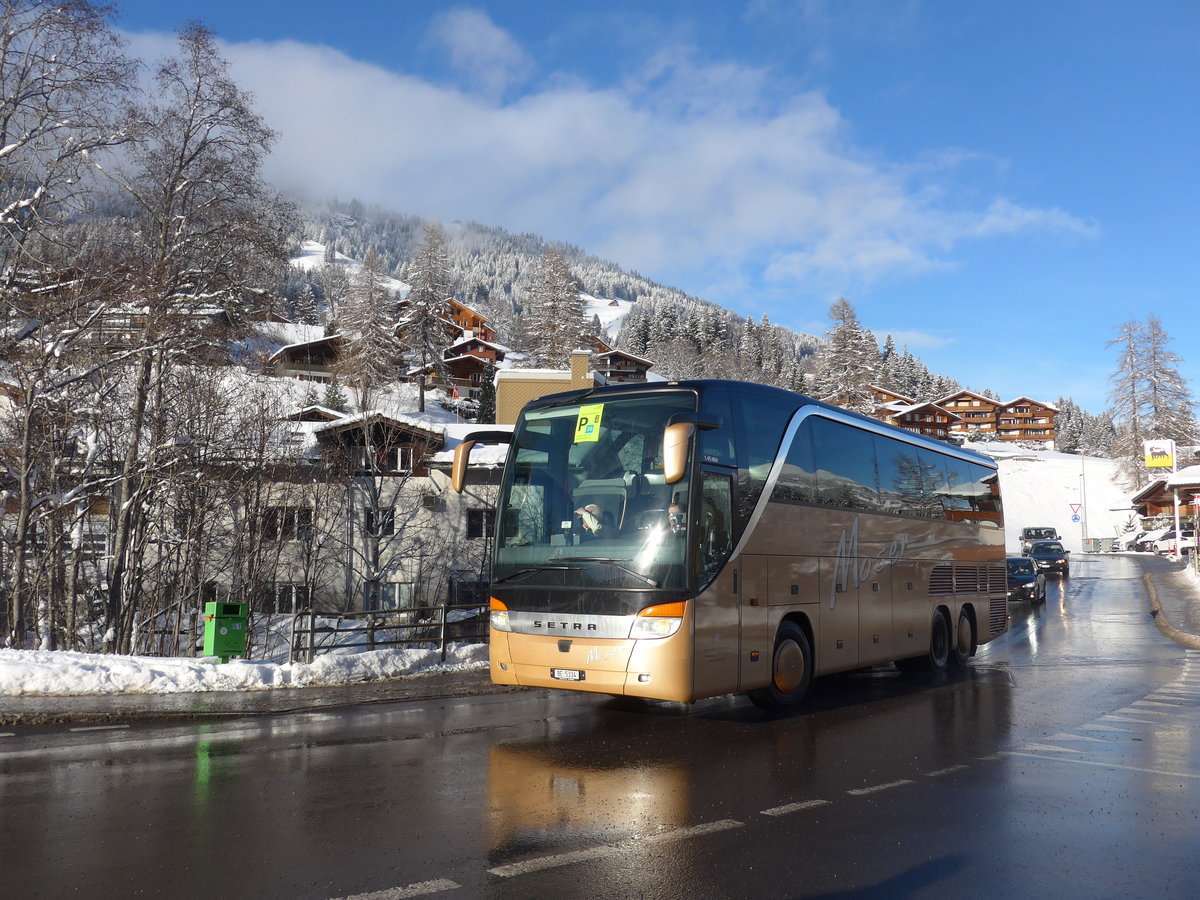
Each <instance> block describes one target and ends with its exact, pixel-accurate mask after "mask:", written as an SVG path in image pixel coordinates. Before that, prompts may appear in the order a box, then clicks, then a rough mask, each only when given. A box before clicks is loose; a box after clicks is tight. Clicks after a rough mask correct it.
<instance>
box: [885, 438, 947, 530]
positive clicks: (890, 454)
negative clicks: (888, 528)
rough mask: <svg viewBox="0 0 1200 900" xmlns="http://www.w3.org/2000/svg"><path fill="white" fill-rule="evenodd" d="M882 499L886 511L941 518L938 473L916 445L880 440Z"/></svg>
mask: <svg viewBox="0 0 1200 900" xmlns="http://www.w3.org/2000/svg"><path fill="white" fill-rule="evenodd" d="M877 444H878V458H879V488H880V489H879V500H880V506H881V508H882V510H883V511H884V512H890V513H897V514H899V515H906V516H919V517H921V518H930V517H932V516H935V515H936V516H941V514H942V512H941V507H940V506H938V505H937V504H936V502H935V500H934V496H933V482H934V479H935V472H934V471H933V470H931V468H930V466H929V464H928V462H927V461H923V460H922V457H921V455H920V453H919V451H918V450H917V448H916V447H914V446H913V445H912V444H909V443H906V442H904V441H894V440H888V439H887V438H879V439H878V440H877Z"/></svg>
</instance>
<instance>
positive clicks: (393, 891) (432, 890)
mask: <svg viewBox="0 0 1200 900" xmlns="http://www.w3.org/2000/svg"><path fill="white" fill-rule="evenodd" d="M459 887H461V885H459V884H457V883H456V882H453V881H450V880H449V879H448V878H438V879H435V880H433V881H419V882H417V883H416V884H410V885H409V886H408V887H402V888H387V889H385V890H382V891H373V892H372V893H370V894H352V895H351V896H349V897H342V898H340V900H404V898H406V897H425V896H427V895H429V894H437V893H440V892H441V891H453V890H457V889H458V888H459Z"/></svg>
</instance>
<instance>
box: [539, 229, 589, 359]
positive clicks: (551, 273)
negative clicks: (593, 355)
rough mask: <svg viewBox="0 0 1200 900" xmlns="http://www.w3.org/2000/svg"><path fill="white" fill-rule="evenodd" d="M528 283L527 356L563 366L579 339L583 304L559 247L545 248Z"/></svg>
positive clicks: (577, 285) (577, 287) (573, 277)
mask: <svg viewBox="0 0 1200 900" xmlns="http://www.w3.org/2000/svg"><path fill="white" fill-rule="evenodd" d="M531 282H532V283H531V284H529V285H528V287H527V290H528V293H529V317H530V320H531V321H530V326H531V328H532V329H533V331H532V335H531V336H532V338H533V346H532V348H531V357H532V359H533V361H534V362H535V364H536V365H542V366H552V367H555V368H565V367H566V366H567V365H568V362H569V360H570V356H571V351H572V350H574V349H575V348H576V345H577V344H578V343H579V335H580V330H581V329H582V326H583V304H582V301H581V300H580V297H579V284H578V282H576V280H575V276H574V275H572V274H571V267H570V264H569V263H568V262H567V258H566V257H565V256H564V255H563V253H562V251H561V250H558V249H557V248H555V247H548V248H546V250H545V252H543V253H542V255H541V256H540V257H539V258H538V261H537V264H536V265H535V266H534V268H533V272H532V279H531Z"/></svg>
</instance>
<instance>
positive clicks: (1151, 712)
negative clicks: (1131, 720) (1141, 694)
mask: <svg viewBox="0 0 1200 900" xmlns="http://www.w3.org/2000/svg"><path fill="white" fill-rule="evenodd" d="M1139 702H1140V701H1139ZM1133 706H1138V703H1135V704H1133ZM1133 706H1127V707H1125V708H1124V709H1118V710H1117V713H1118V714H1120V715H1127V716H1168V717H1169V716H1170V715H1171V714H1170V713H1166V712H1163V711H1162V710H1161V709H1145V708H1141V709H1134V708H1133ZM1153 724H1155V725H1157V724H1158V723H1157V722H1155V723H1153Z"/></svg>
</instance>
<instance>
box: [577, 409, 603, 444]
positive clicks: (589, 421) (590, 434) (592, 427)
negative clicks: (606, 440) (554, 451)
mask: <svg viewBox="0 0 1200 900" xmlns="http://www.w3.org/2000/svg"><path fill="white" fill-rule="evenodd" d="M603 419H604V404H603V403H593V404H591V405H590V406H582V407H580V408H579V418H577V419H576V420H575V443H576V444H584V443H587V442H589V441H598V440H600V422H601V421H603Z"/></svg>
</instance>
